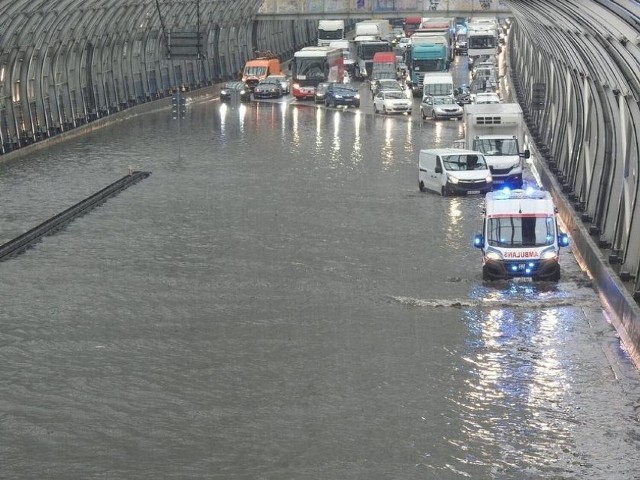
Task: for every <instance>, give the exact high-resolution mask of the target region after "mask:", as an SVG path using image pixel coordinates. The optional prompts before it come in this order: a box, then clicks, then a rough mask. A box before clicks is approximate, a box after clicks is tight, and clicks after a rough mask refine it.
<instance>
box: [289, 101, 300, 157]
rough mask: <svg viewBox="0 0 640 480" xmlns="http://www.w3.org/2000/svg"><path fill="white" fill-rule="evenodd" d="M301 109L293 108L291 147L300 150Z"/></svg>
mask: <svg viewBox="0 0 640 480" xmlns="http://www.w3.org/2000/svg"><path fill="white" fill-rule="evenodd" d="M299 117H300V109H299V108H293V109H292V112H291V147H295V150H296V151H298V150H300V130H299V128H300V118H299Z"/></svg>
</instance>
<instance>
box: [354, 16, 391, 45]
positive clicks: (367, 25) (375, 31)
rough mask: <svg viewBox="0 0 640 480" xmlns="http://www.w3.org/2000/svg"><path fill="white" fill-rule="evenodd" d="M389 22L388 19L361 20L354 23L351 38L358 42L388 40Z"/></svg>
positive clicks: (389, 32)
mask: <svg viewBox="0 0 640 480" xmlns="http://www.w3.org/2000/svg"><path fill="white" fill-rule="evenodd" d="M390 34H391V24H390V23H389V20H375V19H371V20H362V21H361V22H358V23H356V29H355V34H354V38H353V40H354V41H355V42H356V43H358V42H361V41H367V40H385V41H388V40H389V35H390Z"/></svg>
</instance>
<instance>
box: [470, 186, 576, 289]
mask: <svg viewBox="0 0 640 480" xmlns="http://www.w3.org/2000/svg"><path fill="white" fill-rule="evenodd" d="M556 216H557V213H556V208H555V205H554V204H553V199H552V198H551V194H550V193H549V192H547V191H544V190H535V189H528V190H512V191H510V190H509V189H503V190H497V191H493V192H489V193H487V196H486V198H485V208H484V218H483V220H482V233H478V234H476V235H475V237H474V239H473V244H474V246H475V247H477V248H480V249H481V250H482V254H483V255H482V279H483V280H506V279H510V278H515V277H530V278H531V279H532V280H550V281H554V282H557V281H558V280H560V263H559V258H560V247H566V246H567V245H569V237H568V235H567V234H566V233H562V232H560V229H559V228H558V222H557V218H556Z"/></svg>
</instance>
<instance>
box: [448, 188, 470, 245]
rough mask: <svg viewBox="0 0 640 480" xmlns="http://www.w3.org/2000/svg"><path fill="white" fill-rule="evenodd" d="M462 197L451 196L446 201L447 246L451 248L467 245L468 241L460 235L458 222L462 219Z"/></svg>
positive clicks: (461, 233)
mask: <svg viewBox="0 0 640 480" xmlns="http://www.w3.org/2000/svg"><path fill="white" fill-rule="evenodd" d="M461 203H462V199H461V198H460V197H452V198H451V199H450V200H449V201H448V208H447V240H446V244H447V247H449V248H451V249H453V250H460V247H461V246H463V245H464V246H465V247H466V246H467V245H468V244H469V242H467V241H466V239H465V238H463V237H462V235H463V230H462V229H461V228H460V227H459V224H460V222H461V221H462V220H463V215H462V208H461Z"/></svg>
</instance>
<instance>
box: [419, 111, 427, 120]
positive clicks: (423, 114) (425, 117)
mask: <svg viewBox="0 0 640 480" xmlns="http://www.w3.org/2000/svg"><path fill="white" fill-rule="evenodd" d="M420 113H421V114H422V119H423V120H426V119H427V114H426V113H424V110H420Z"/></svg>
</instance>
